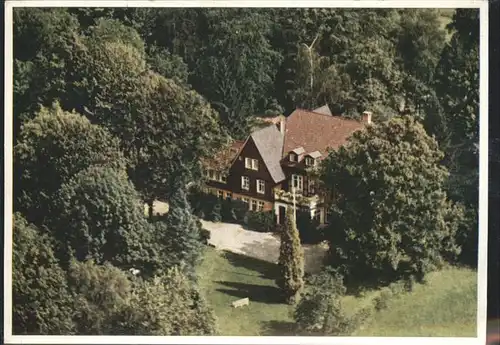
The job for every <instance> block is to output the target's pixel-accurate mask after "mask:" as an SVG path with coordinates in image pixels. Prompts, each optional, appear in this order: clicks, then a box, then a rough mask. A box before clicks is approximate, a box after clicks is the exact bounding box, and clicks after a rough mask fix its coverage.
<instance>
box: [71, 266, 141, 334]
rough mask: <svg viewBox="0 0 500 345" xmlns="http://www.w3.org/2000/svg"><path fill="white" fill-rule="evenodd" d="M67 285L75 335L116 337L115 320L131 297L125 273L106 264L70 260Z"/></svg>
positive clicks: (129, 285) (129, 284) (130, 286)
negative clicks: (71, 294)
mask: <svg viewBox="0 0 500 345" xmlns="http://www.w3.org/2000/svg"><path fill="white" fill-rule="evenodd" d="M69 284H70V287H71V290H72V291H73V294H74V304H75V306H74V310H73V318H74V320H75V324H76V326H77V333H78V334H82V335H113V334H119V331H118V332H117V330H116V326H117V324H116V319H117V316H118V315H119V314H120V313H121V311H122V310H123V308H125V306H126V305H127V303H128V301H129V299H130V296H131V288H132V284H131V282H130V280H129V276H128V275H127V273H125V272H124V271H121V270H119V269H118V268H116V267H114V266H112V265H110V264H107V263H106V264H104V265H96V264H95V263H94V262H92V261H86V262H78V261H72V262H71V264H70V268H69Z"/></svg>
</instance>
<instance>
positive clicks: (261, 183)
mask: <svg viewBox="0 0 500 345" xmlns="http://www.w3.org/2000/svg"><path fill="white" fill-rule="evenodd" d="M265 192H266V184H265V182H264V180H257V193H260V194H264V193H265Z"/></svg>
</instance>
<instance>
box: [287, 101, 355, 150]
mask: <svg viewBox="0 0 500 345" xmlns="http://www.w3.org/2000/svg"><path fill="white" fill-rule="evenodd" d="M364 126H365V124H364V123H363V122H360V121H356V120H351V119H346V118H344V117H341V116H331V115H324V114H319V113H317V112H312V111H308V110H304V109H296V110H295V111H294V112H293V113H291V114H290V116H288V118H287V124H286V132H285V144H284V149H283V152H284V153H285V154H288V152H290V151H292V150H293V149H295V148H297V147H301V146H302V147H303V148H304V149H305V152H306V153H310V152H314V151H318V152H319V153H320V154H321V155H322V156H323V157H325V156H326V153H327V149H328V148H331V149H337V148H339V147H340V146H342V145H343V144H345V143H346V141H347V138H349V136H350V135H351V134H352V133H353V132H355V131H357V130H360V129H362V128H364Z"/></svg>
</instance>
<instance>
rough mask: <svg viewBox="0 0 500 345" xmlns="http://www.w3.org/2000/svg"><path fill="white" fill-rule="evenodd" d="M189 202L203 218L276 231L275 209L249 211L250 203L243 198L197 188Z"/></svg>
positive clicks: (260, 229) (257, 229)
mask: <svg viewBox="0 0 500 345" xmlns="http://www.w3.org/2000/svg"><path fill="white" fill-rule="evenodd" d="M189 202H190V204H191V207H192V209H193V213H194V214H195V215H196V216H197V217H199V218H201V219H205V220H208V221H212V222H220V221H222V222H226V223H235V224H242V225H246V226H247V227H248V228H250V229H252V230H256V231H259V232H273V231H276V219H275V215H274V212H273V211H264V212H261V211H249V210H248V204H247V203H245V202H243V201H241V200H233V199H221V198H219V197H217V196H216V195H213V194H210V193H204V192H202V191H199V190H195V191H192V192H191V193H190V195H189Z"/></svg>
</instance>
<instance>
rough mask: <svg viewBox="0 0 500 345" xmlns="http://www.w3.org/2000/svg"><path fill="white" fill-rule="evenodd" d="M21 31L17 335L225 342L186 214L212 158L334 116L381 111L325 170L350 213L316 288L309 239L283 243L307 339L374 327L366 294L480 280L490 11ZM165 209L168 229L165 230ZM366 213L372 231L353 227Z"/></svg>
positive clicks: (35, 24)
mask: <svg viewBox="0 0 500 345" xmlns="http://www.w3.org/2000/svg"><path fill="white" fill-rule="evenodd" d="M13 15H14V21H13V35H14V36H13V47H14V61H13V71H14V85H13V92H14V98H13V100H14V104H13V130H14V142H13V146H14V167H13V168H14V174H13V175H14V181H13V182H14V184H13V186H14V215H13V227H14V230H13V277H12V282H13V322H12V324H13V334H19V335H24V334H29V335H37V334H62V335H95V334H99V335H115V334H116V335H118V334H136V335H216V334H220V331H219V326H218V324H219V322H220V321H218V317H217V315H216V312H214V309H213V306H212V305H211V304H210V303H209V301H208V299H207V296H206V293H205V292H203V291H202V290H203V289H202V285H203V284H201V283H200V279H201V277H200V271H199V269H198V267H200V265H202V263H203V259H204V257H205V255H206V251H207V250H208V249H207V246H206V245H205V243H204V239H203V236H202V233H203V229H202V223H201V222H200V220H199V219H198V217H196V215H195V214H194V212H193V210H192V206H191V204H190V201H189V197H190V188H191V187H192V185H200V184H202V183H203V179H204V174H203V169H202V164H201V161H202V159H203V158H206V157H211V156H212V155H213V154H214V153H215V152H217V151H218V150H220V149H221V148H223V147H225V146H227V145H230V143H231V142H232V141H233V140H244V139H245V138H246V137H247V136H248V134H249V133H250V131H251V129H252V127H253V126H254V125H255V121H256V118H257V117H266V116H269V117H270V116H276V115H279V114H283V115H285V116H286V115H288V114H290V113H291V112H292V111H293V110H294V109H296V108H305V109H313V108H316V107H319V106H322V105H324V104H328V105H329V107H330V109H332V110H334V111H335V113H337V114H341V116H345V117H349V118H359V117H360V116H361V113H362V112H363V111H365V110H369V111H371V112H373V122H374V123H375V124H376V126H374V127H373V128H372V129H370V130H368V131H366V133H363V134H359V135H354V136H353V137H352V138H351V139H352V140H351V144H352V145H349V146H348V147H347V148H346V149H345V150H344V149H342V150H339V151H338V152H332V153H330V155H329V157H328V158H327V159H326V160H325V162H324V164H323V166H322V167H321V174H320V178H321V180H322V182H323V185H324V187H325V188H326V189H327V190H328V191H330V192H332V193H333V194H335V195H342V196H343V199H342V200H340V199H338V200H336V201H332V205H331V210H332V212H333V214H334V215H335V217H336V218H335V219H336V222H335V224H334V225H332V228H331V229H328V230H327V232H329V234H330V235H328V236H330V237H328V236H327V238H328V240H329V241H330V243H334V242H335V243H336V246H337V249H335V250H333V249H331V250H330V256H329V260H328V262H326V263H325V270H323V271H322V272H321V274H319V275H317V276H312V277H307V276H304V273H303V272H302V271H303V269H302V270H301V269H300V267H296V266H297V265H299V266H300V264H298V262H300V260H299V259H297V258H299V257H300V256H301V255H300V249H297V246H299V247H300V245H299V244H298V243H300V241H297V238H296V232H297V229H296V226H295V224H292V223H293V222H292V223H290V224H288V225H287V231H285V232H284V234H282V237H281V240H282V243H284V244H283V245H282V250H283V255H282V256H280V262H279V263H278V266H279V268H280V270H279V272H280V273H279V278H277V280H276V284H277V286H278V287H279V288H280V289H281V290H283V293H284V297H283V300H284V301H286V303H289V304H292V305H294V313H295V314H294V315H295V316H294V320H295V322H296V324H297V327H298V328H297V332H301V333H300V334H305V333H307V332H309V333H308V334H310V333H314V334H317V333H315V332H321V334H324V335H339V334H351V333H353V332H354V331H355V326H356V325H358V324H360V322H361V321H360V320H361V319H363V315H361V314H359V315H355V316H353V317H352V318H351V319H349V318H348V317H345V316H343V314H342V307H341V306H340V305H339V303H338V300H339V296H341V295H344V294H345V293H346V292H349V291H351V289H352V288H353V286H356V287H357V288H359V286H365V285H368V284H370V286H372V283H373V284H375V285H376V286H380V285H387V284H389V283H391V282H394V281H396V280H399V279H407V280H408V281H413V280H412V279H416V281H419V282H422V281H424V280H425V276H426V275H427V274H428V273H430V272H434V271H436V270H438V269H439V268H440V267H442V266H443V264H444V263H446V265H452V266H458V267H463V266H466V267H469V268H471V269H475V267H476V265H477V250H478V249H477V248H478V236H477V235H478V176H479V169H478V166H479V164H478V157H479V152H478V150H479V145H478V143H479V10H477V9H457V10H444V9H439V10H438V9H396V8H394V9H374V8H366V9H347V8H323V9H322V8H314V9H309V8H286V9H284V8H118V7H116V8H113V7H108V8H76V7H74V8H29V7H24V8H14V13H13ZM378 124H379V125H378ZM380 150H384V152H385V153H384V155H380V156H377V157H379V158H380V159H379V160H378V161H377V162H372V161H371V160H370V159H367V158H366V157H367V154H366V152H372V153H373V152H381V151H380ZM371 172H375V173H377V174H380V175H377V176H386V177H387V176H388V177H390V178H388V179H387V178H383V179H379V178H378V177H377V178H375V177H373V174H371ZM333 181H337V182H333ZM357 181H364V182H365V184H366V188H365V187H359V183H358V182H357ZM363 186H364V185H363ZM373 191H375V193H378V194H377V197H376V202H377V205H376V206H374V202H373V201H370V200H371V199H370V197H369V196H370V195H372V194H370V193H373ZM379 192H380V193H379ZM365 197H366V198H365ZM155 200H165V201H168V204H169V211H168V213H166V214H165V215H162V216H159V217H153V214H152V205H153V202H154V201H155ZM394 200H395V201H394ZM145 204H147V205H149V206H150V214H149V215H148V214H145V210H144V209H145V208H144V205H145ZM367 209H369V210H370V212H371V213H370V214H372V215H373V217H372V218H371V219H370V221H371V223H367V222H366V221H364V220H360V218H359V217H358V216H357V215H358V214H359V210H367ZM395 215H397V217H396V216H395ZM396 218H397V219H396ZM363 219H364V218H363ZM339 238H341V240H339ZM422 239H423V240H422ZM286 241H288V242H286ZM285 242H286V243H285ZM294 248H295V249H297V250H295V249H294ZM368 277H369V278H370V279H371V280H370V281H369V282H367V281H365V280H366V279H367V278H368ZM410 278H411V279H410ZM363 279H365V280H363ZM357 288H354V290H358V289H357ZM292 297H293V298H292ZM318 301H327V302H325V303H326V304H324V303H323V304H322V303H319V302H318ZM318 315H320V316H318ZM318 324H321V325H322V326H321V327H319V329H318V327H317V325H318ZM353 325H354V326H353Z"/></svg>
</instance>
